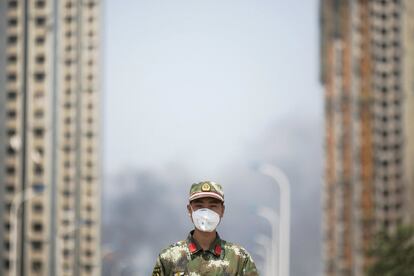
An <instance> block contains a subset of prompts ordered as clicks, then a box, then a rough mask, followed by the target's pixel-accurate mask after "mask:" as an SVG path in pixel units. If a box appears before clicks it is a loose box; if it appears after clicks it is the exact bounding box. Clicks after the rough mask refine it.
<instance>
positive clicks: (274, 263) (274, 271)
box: [257, 206, 281, 276]
mask: <svg viewBox="0 0 414 276" xmlns="http://www.w3.org/2000/svg"><path fill="white" fill-rule="evenodd" d="M257 214H258V215H259V216H261V217H262V218H264V219H265V220H267V221H268V222H269V224H270V226H271V229H272V236H271V240H269V239H268V242H269V244H271V247H270V255H269V260H270V261H269V267H270V272H271V274H270V275H272V276H281V275H280V274H279V273H278V266H279V262H278V249H277V247H278V242H279V241H278V235H277V232H278V231H277V230H278V227H279V225H278V224H279V220H278V215H277V213H276V212H275V211H274V210H272V209H271V208H268V207H263V206H261V207H259V209H258V210H257ZM262 240H263V239H262Z"/></svg>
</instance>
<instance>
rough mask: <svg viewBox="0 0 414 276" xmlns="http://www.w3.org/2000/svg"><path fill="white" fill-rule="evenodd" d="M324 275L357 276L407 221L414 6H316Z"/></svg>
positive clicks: (330, 2)
mask: <svg viewBox="0 0 414 276" xmlns="http://www.w3.org/2000/svg"><path fill="white" fill-rule="evenodd" d="M320 20H321V21H320V34H321V35H320V37H321V43H320V46H321V82H322V84H323V85H324V93H325V94H324V98H325V180H324V188H323V205H324V206H323V209H324V210H323V214H324V218H323V235H324V246H323V250H324V252H323V256H324V275H329V276H331V275H364V272H365V270H366V268H367V267H368V266H369V265H370V263H371V260H370V258H369V257H368V255H367V250H368V248H369V247H370V244H371V242H372V238H373V237H374V235H375V233H377V232H378V231H380V230H383V229H385V230H387V231H393V230H394V229H395V228H396V226H398V225H399V224H402V223H413V222H414V206H413V202H414V172H413V170H414V150H413V147H414V124H413V123H412V122H411V123H410V119H412V118H414V117H413V116H414V52H413V51H414V1H410V0H381V1H380V0H321V2H320Z"/></svg>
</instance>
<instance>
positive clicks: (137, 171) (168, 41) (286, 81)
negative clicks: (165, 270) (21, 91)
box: [102, 0, 323, 275]
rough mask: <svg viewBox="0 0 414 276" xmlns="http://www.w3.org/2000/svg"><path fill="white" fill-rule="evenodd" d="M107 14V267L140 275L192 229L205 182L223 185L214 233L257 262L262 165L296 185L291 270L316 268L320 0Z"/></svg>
mask: <svg viewBox="0 0 414 276" xmlns="http://www.w3.org/2000/svg"><path fill="white" fill-rule="evenodd" d="M104 22H105V49H104V52H105V55H104V60H105V71H104V78H103V81H104V88H105V102H104V110H105V112H104V117H105V119H104V121H105V124H104V131H105V136H104V137H105V138H104V158H105V166H104V168H105V185H104V201H103V203H104V204H103V228H102V229H103V252H110V255H108V258H104V269H107V270H112V271H115V270H116V271H118V272H119V273H122V274H121V275H149V274H150V273H151V269H152V268H153V265H154V262H155V259H156V257H157V254H158V253H159V251H160V250H161V249H162V248H164V247H166V246H168V245H169V244H171V243H173V242H175V241H177V240H181V239H184V238H185V237H186V235H187V234H188V231H190V230H191V229H192V224H191V221H190V220H189V218H188V216H187V212H186V209H185V208H186V204H187V198H188V192H189V188H190V185H191V184H192V183H194V182H199V181H202V180H212V181H216V182H218V183H221V184H222V185H223V187H224V191H225V197H226V214H225V217H224V219H223V221H222V223H221V224H220V226H219V233H220V234H221V236H222V238H224V239H226V240H229V241H232V242H235V243H239V244H241V245H243V246H244V247H246V248H247V250H248V251H249V252H251V254H252V255H253V257H254V259H255V260H256V261H257V263H258V265H259V267H260V268H261V269H262V268H263V262H264V260H263V259H262V257H260V256H259V253H260V252H259V253H258V251H262V252H263V248H261V247H260V246H259V245H258V244H257V243H256V242H255V238H257V237H258V236H260V235H267V236H269V235H270V231H271V227H270V225H269V223H268V222H267V221H266V220H264V219H263V218H261V217H259V216H258V214H257V211H258V209H259V208H260V207H264V206H266V207H270V208H273V209H276V208H277V206H278V204H279V199H278V189H277V186H275V184H274V183H272V182H273V180H272V179H270V178H269V177H267V176H264V175H263V174H261V173H260V172H259V171H258V170H257V169H256V168H257V164H259V163H264V162H267V163H271V164H273V165H275V166H278V167H279V168H281V169H282V170H283V171H284V172H285V173H286V174H287V176H288V178H289V180H290V182H291V189H292V203H291V206H292V233H291V238H292V249H291V275H318V274H320V273H321V245H320V242H321V235H320V228H321V227H320V225H321V211H320V210H321V197H320V194H321V182H322V149H323V146H322V145H323V141H322V138H323V135H322V126H323V124H322V123H323V109H322V105H323V104H322V100H323V93H322V91H323V90H322V87H321V85H320V83H319V71H318V70H319V69H318V68H319V64H318V62H319V59H318V57H319V52H318V51H319V48H318V37H319V34H318V3H317V1H267V0H265V1H259V2H257V1H256V2H253V1H244V0H242V1H215V0H214V1H201V2H200V1H196V2H194V1H185V0H184V1H182V0H179V1H173V2H165V1H145V0H144V1H127V0H122V1H112V0H108V1H106V3H105V21H104ZM106 261H107V262H106ZM114 267H116V268H114ZM104 271H105V270H104ZM121 271H122V272H121ZM262 271H263V270H262ZM107 275H109V274H107Z"/></svg>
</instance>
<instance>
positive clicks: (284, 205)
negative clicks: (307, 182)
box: [258, 164, 290, 276]
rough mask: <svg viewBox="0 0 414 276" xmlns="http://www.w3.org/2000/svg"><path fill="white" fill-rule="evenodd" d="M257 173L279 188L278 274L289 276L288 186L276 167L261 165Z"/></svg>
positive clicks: (284, 175)
mask: <svg viewBox="0 0 414 276" xmlns="http://www.w3.org/2000/svg"><path fill="white" fill-rule="evenodd" d="M258 171H259V172H261V173H262V174H264V175H267V176H269V177H271V178H272V179H273V180H274V181H275V183H276V184H277V186H278V188H279V196H280V205H279V208H280V209H279V220H280V230H279V253H278V261H277V263H278V274H277V275H279V276H289V273H290V270H289V259H290V184H289V179H288V178H287V176H286V174H285V173H284V172H283V171H282V170H281V169H280V168H278V167H276V166H273V165H270V164H261V165H260V166H259V167H258Z"/></svg>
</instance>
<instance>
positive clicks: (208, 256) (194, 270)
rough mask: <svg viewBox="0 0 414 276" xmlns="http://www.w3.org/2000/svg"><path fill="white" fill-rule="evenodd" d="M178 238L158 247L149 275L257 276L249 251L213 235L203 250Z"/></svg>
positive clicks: (191, 242)
mask: <svg viewBox="0 0 414 276" xmlns="http://www.w3.org/2000/svg"><path fill="white" fill-rule="evenodd" d="M192 234H193V232H191V233H190V234H189V235H188V238H187V240H184V241H179V242H177V243H175V244H173V245H171V246H169V247H167V248H166V249H164V250H162V251H161V253H160V255H159V256H158V259H157V262H156V264H155V267H154V270H153V272H152V275H153V276H171V275H188V276H216V275H220V276H232V275H238V276H258V275H259V274H258V272H257V270H256V266H255V264H254V262H253V260H252V258H251V257H250V255H249V253H248V252H247V251H246V250H245V249H244V248H242V247H240V246H238V245H235V244H232V243H229V242H226V241H224V240H222V239H220V236H219V235H218V234H217V237H216V239H215V240H214V242H213V243H212V245H211V247H210V248H209V249H208V250H206V251H204V250H203V249H202V248H201V247H200V246H199V245H198V243H197V242H196V241H195V240H194V239H193V236H192Z"/></svg>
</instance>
